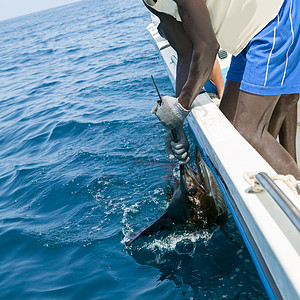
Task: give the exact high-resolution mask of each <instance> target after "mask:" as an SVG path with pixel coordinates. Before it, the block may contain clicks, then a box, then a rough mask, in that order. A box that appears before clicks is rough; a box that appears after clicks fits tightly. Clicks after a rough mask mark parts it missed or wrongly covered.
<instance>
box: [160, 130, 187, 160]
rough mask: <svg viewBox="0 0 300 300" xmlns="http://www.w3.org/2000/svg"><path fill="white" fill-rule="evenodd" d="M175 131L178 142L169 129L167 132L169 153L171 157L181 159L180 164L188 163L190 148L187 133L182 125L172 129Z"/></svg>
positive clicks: (166, 140) (166, 139) (166, 142)
mask: <svg viewBox="0 0 300 300" xmlns="http://www.w3.org/2000/svg"><path fill="white" fill-rule="evenodd" d="M172 131H173V132H174V133H175V136H176V139H177V140H178V142H175V141H174V136H173V134H172V132H171V130H169V131H168V132H167V134H166V138H165V144H166V150H167V155H168V157H169V158H170V159H174V158H175V157H176V158H177V159H178V160H179V164H183V165H185V164H187V163H188V162H189V160H190V157H189V154H188V151H189V148H190V144H189V141H188V139H187V137H186V135H185V132H184V130H183V128H182V126H181V127H179V128H176V129H173V130H172Z"/></svg>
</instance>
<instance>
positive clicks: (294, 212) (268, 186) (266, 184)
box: [255, 172, 300, 232]
mask: <svg viewBox="0 0 300 300" xmlns="http://www.w3.org/2000/svg"><path fill="white" fill-rule="evenodd" d="M255 177H256V179H257V180H258V181H259V183H260V184H261V185H262V187H263V188H264V189H265V190H266V192H267V193H268V194H269V195H270V196H271V197H272V198H273V199H274V200H275V201H276V203H277V204H278V205H279V207H280V208H281V209H282V210H283V212H284V213H285V214H286V216H287V217H288V218H289V219H290V220H291V221H292V223H293V224H294V226H295V227H296V228H297V229H298V231H299V232H300V211H299V209H298V208H297V207H296V206H295V205H294V203H292V201H291V200H290V199H289V198H288V197H287V196H286V194H285V193H284V192H283V191H282V190H281V189H280V188H279V186H278V185H277V184H276V183H275V182H274V181H273V180H272V179H271V178H270V177H269V176H268V175H267V174H266V173H265V172H260V173H258V174H257V175H256V176H255Z"/></svg>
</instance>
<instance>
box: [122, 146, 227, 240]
mask: <svg viewBox="0 0 300 300" xmlns="http://www.w3.org/2000/svg"><path fill="white" fill-rule="evenodd" d="M196 162H197V172H195V171H194V170H193V169H192V168H191V167H190V166H188V165H187V164H186V165H180V180H179V184H178V187H177V189H176V190H175V192H174V194H173V196H172V198H171V200H170V202H169V205H168V207H167V209H166V211H165V212H164V213H163V215H162V216H161V217H160V218H158V219H157V220H156V221H155V222H154V223H152V224H151V225H150V226H148V227H144V228H142V229H140V230H139V231H137V232H135V233H133V234H132V235H131V239H130V241H128V242H127V243H126V246H129V245H131V244H132V243H133V242H134V241H136V240H137V239H138V238H140V237H142V236H149V235H153V234H155V233H157V232H158V231H161V230H173V229H174V228H175V227H176V225H188V224H193V225H194V226H195V227H196V228H208V227H210V226H211V225H212V224H222V223H224V222H225V221H226V219H227V205H226V202H225V199H224V195H223V193H222V191H221V189H220V187H219V185H218V183H217V181H216V179H215V177H214V175H213V173H212V172H211V170H210V169H209V167H208V166H207V164H206V163H205V161H204V160H203V159H202V157H201V154H200V152H199V150H198V148H197V151H196Z"/></svg>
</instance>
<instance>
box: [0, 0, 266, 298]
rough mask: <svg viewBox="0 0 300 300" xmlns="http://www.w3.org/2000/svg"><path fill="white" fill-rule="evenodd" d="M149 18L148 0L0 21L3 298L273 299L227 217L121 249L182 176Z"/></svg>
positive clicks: (99, 0) (97, 1)
mask: <svg viewBox="0 0 300 300" xmlns="http://www.w3.org/2000/svg"><path fill="white" fill-rule="evenodd" d="M128 7H130V9H128ZM149 21H150V17H149V13H148V12H147V10H146V9H145V7H144V6H143V4H142V1H134V0H130V1H126V2H124V1H120V0H115V1H111V0H90V1H81V2H77V3H74V4H71V5H68V6H63V7H58V8H55V9H51V10H47V11H43V12H39V13H35V14H31V15H27V16H22V17H19V18H15V19H11V20H6V21H2V22H0V44H1V47H0V159H1V164H0V186H1V188H0V298H1V299H170V298H171V297H172V299H266V298H267V295H266V293H265V290H264V288H263V286H262V284H261V281H260V279H259V277H258V275H257V272H256V269H255V267H254V264H253V263H252V260H251V258H250V256H249V253H248V251H247V249H246V247H245V245H244V243H243V241H242V238H241V236H240V234H239V232H238V229H237V227H236V225H235V223H234V220H233V218H232V217H231V216H230V217H229V220H228V222H227V223H226V225H225V231H226V232H227V234H224V232H223V230H221V229H220V228H219V227H218V226H216V227H214V228H212V229H210V230H199V231H196V232H192V233H188V232H177V233H172V234H167V233H165V234H163V235H162V234H161V235H157V236H156V237H149V238H143V239H141V240H140V241H137V243H136V244H134V245H133V246H131V247H129V248H126V247H125V246H124V242H125V241H128V239H129V236H130V234H131V233H132V232H133V231H135V230H138V229H140V227H142V226H146V225H148V224H150V223H151V222H152V221H154V220H155V219H156V218H157V217H158V216H160V214H162V213H163V211H164V209H165V208H166V205H167V203H166V201H165V195H166V191H167V186H168V185H169V184H170V182H171V181H172V176H173V169H174V167H176V164H175V163H174V162H170V161H169V160H168V159H167V158H166V154H165V149H164V129H163V128H162V126H161V125H160V124H159V122H158V120H157V119H156V118H155V117H154V116H153V115H151V113H150V110H151V108H152V106H153V105H154V102H155V101H156V100H157V95H156V91H155V89H154V86H153V83H152V80H151V77H150V75H153V76H154V77H155V79H156V81H157V84H158V86H159V88H160V90H161V92H162V94H172V93H173V90H172V86H171V84H170V82H169V80H168V77H167V73H166V71H165V69H164V66H163V63H162V62H161V60H160V58H159V56H158V54H157V53H156V52H155V50H154V47H153V45H152V44H151V43H150V41H149V37H148V35H147V31H146V26H147V24H148V23H149ZM185 129H186V130H187V132H188V136H189V139H190V140H191V143H192V150H191V154H192V155H193V151H194V150H193V149H194V145H195V142H194V140H193V136H192V133H191V132H190V131H189V129H188V128H187V127H185Z"/></svg>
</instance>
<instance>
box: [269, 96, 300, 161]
mask: <svg viewBox="0 0 300 300" xmlns="http://www.w3.org/2000/svg"><path fill="white" fill-rule="evenodd" d="M298 100H299V94H292V95H281V97H280V99H279V101H278V103H277V105H276V107H275V109H274V111H273V114H272V118H271V121H270V124H269V129H268V130H269V132H270V133H271V134H272V136H273V137H274V138H276V137H277V136H278V135H279V141H280V144H281V145H282V146H283V147H284V148H285V149H286V150H287V151H288V152H289V153H290V155H291V156H292V157H293V158H294V160H295V161H296V162H297V155H296V133H297V102H298Z"/></svg>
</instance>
